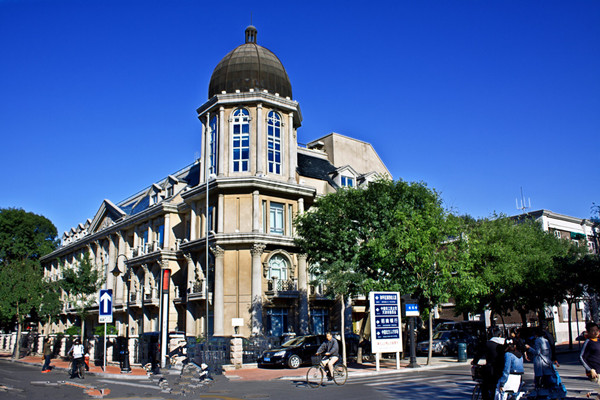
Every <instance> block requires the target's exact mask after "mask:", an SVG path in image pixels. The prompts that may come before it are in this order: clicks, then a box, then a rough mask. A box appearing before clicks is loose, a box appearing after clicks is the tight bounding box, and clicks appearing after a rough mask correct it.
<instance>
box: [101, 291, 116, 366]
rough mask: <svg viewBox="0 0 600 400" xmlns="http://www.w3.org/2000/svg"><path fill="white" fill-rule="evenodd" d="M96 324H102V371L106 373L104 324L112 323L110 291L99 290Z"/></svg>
mask: <svg viewBox="0 0 600 400" xmlns="http://www.w3.org/2000/svg"><path fill="white" fill-rule="evenodd" d="M98 299H99V301H98V304H99V309H98V322H99V323H101V324H104V363H103V364H102V365H103V370H104V371H106V324H112V322H113V306H112V304H113V302H112V289H100V294H99V296H98Z"/></svg>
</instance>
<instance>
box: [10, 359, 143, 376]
mask: <svg viewBox="0 0 600 400" xmlns="http://www.w3.org/2000/svg"><path fill="white" fill-rule="evenodd" d="M11 357H12V355H11V354H10V353H6V352H0V360H9V361H10V360H11ZM15 361H16V362H20V363H26V364H34V365H38V366H39V368H40V375H42V365H43V364H44V358H43V357H42V356H27V357H23V358H20V359H18V360H15ZM69 363H70V362H69V361H65V360H63V359H62V358H53V359H52V362H51V363H50V365H51V367H52V371H51V372H48V373H47V374H44V375H48V376H52V375H55V374H63V375H64V376H65V377H66V376H67V370H68V369H69ZM86 373H88V374H92V375H97V376H105V377H109V376H110V377H113V378H114V377H117V376H118V377H119V378H122V379H144V378H146V370H144V369H143V368H140V367H133V366H132V367H131V373H129V374H121V369H120V368H119V367H118V366H115V365H107V366H106V371H104V370H103V369H102V366H96V365H92V363H91V362H90V370H89V371H87V372H86Z"/></svg>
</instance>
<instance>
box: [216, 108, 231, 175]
mask: <svg viewBox="0 0 600 400" xmlns="http://www.w3.org/2000/svg"><path fill="white" fill-rule="evenodd" d="M226 137H229V135H225V107H219V132H218V135H217V143H218V145H219V154H218V155H217V174H218V175H219V176H223V175H225V140H224V138H226Z"/></svg>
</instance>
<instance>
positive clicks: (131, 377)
mask: <svg viewBox="0 0 600 400" xmlns="http://www.w3.org/2000/svg"><path fill="white" fill-rule="evenodd" d="M7 361H10V362H17V363H19V364H23V365H30V366H36V364H33V363H30V362H27V361H22V360H12V359H11V360H7ZM52 370H57V371H64V372H65V373H66V372H67V371H68V368H65V367H52ZM85 374H86V375H93V376H99V377H102V378H117V379H123V380H150V378H148V375H130V374H110V373H108V372H92V371H86V373H85Z"/></svg>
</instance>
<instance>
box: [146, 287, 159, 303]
mask: <svg viewBox="0 0 600 400" xmlns="http://www.w3.org/2000/svg"><path fill="white" fill-rule="evenodd" d="M159 303H160V298H159V295H158V288H152V289H150V288H146V289H145V290H144V304H150V305H154V306H158V305H159Z"/></svg>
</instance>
